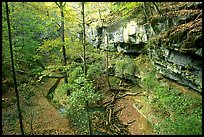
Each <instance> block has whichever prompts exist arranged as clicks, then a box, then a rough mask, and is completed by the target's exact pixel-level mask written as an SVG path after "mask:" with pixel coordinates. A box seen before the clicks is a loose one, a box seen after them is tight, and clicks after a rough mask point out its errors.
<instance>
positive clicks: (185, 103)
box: [143, 71, 202, 135]
mask: <svg viewBox="0 0 204 137" xmlns="http://www.w3.org/2000/svg"><path fill="white" fill-rule="evenodd" d="M143 83H144V84H145V85H146V88H147V89H148V90H151V93H153V94H154V98H155V101H154V102H151V103H150V105H152V106H159V108H158V110H159V111H160V112H162V113H157V118H158V119H159V121H160V122H159V123H158V125H154V128H155V130H156V131H157V132H158V134H170V135H175V134H178V135H200V134H202V102H201V100H200V99H199V98H196V97H192V96H190V95H189V94H187V93H181V92H180V91H179V90H178V89H176V88H175V87H171V88H170V87H169V86H167V85H163V86H162V85H160V83H159V82H158V81H157V80H156V78H155V72H154V71H152V72H149V73H147V74H146V75H145V77H144V79H143ZM147 101H149V100H147ZM164 112H166V113H164Z"/></svg>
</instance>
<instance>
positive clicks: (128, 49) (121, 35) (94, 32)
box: [87, 20, 147, 54]
mask: <svg viewBox="0 0 204 137" xmlns="http://www.w3.org/2000/svg"><path fill="white" fill-rule="evenodd" d="M87 35H88V39H89V42H90V43H91V44H92V45H93V46H94V47H97V48H100V49H104V50H106V49H108V50H109V51H118V52H121V53H132V54H134V53H136V54H137V53H139V54H140V53H142V52H144V50H143V47H144V43H146V42H147V33H146V30H145V27H144V26H142V25H138V24H137V23H136V22H135V21H134V20H131V21H129V22H128V23H127V24H126V25H125V26H124V27H123V26H118V27H115V26H114V25H112V26H109V27H102V28H93V27H89V28H88V34H87ZM107 45H108V46H107ZM107 47H108V48H107Z"/></svg>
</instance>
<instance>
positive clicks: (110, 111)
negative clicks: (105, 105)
mask: <svg viewBox="0 0 204 137" xmlns="http://www.w3.org/2000/svg"><path fill="white" fill-rule="evenodd" d="M111 115H112V109H111V108H110V109H109V117H108V123H109V124H110V123H111Z"/></svg>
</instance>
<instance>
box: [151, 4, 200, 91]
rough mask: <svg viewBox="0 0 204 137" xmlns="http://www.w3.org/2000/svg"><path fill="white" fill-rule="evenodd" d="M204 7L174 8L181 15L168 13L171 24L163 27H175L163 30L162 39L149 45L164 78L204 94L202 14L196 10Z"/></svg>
mask: <svg viewBox="0 0 204 137" xmlns="http://www.w3.org/2000/svg"><path fill="white" fill-rule="evenodd" d="M200 4H202V3H194V2H192V3H186V5H187V7H189V9H185V10H184V9H183V8H184V7H182V5H178V7H179V8H178V7H177V6H175V5H173V6H174V8H173V9H172V11H173V10H175V11H176V13H177V14H176V15H173V14H172V15H171V11H169V12H170V13H169V14H168V12H167V13H166V14H167V15H168V16H167V17H168V20H166V22H164V23H163V24H164V25H163V26H167V23H170V24H171V25H170V26H169V29H167V28H166V27H165V28H163V29H162V28H160V30H161V31H160V32H158V34H157V36H158V37H157V38H156V39H154V40H153V42H150V43H149V44H150V48H149V55H150V57H151V59H152V63H153V65H154V67H155V68H156V69H157V70H158V71H159V72H160V73H161V74H163V75H164V76H166V77H168V78H170V79H173V80H175V81H177V82H178V83H181V84H183V85H186V86H188V87H191V88H192V89H194V90H196V91H199V92H202V10H199V9H195V8H196V7H200V6H199V5H200ZM186 5H185V6H186ZM183 6H184V5H183ZM176 9H179V10H176ZM175 16H176V17H175ZM157 24H158V23H155V25H157ZM165 24H166V25H165ZM156 27H157V26H155V28H156ZM163 30H166V32H165V31H163Z"/></svg>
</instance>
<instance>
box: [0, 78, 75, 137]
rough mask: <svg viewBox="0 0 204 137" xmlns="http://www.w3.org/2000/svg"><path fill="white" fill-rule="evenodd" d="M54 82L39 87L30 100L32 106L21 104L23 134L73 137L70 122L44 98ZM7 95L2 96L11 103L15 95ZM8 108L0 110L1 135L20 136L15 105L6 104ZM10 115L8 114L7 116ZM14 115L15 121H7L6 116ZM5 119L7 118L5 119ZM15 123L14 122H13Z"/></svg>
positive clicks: (50, 81)
mask: <svg viewBox="0 0 204 137" xmlns="http://www.w3.org/2000/svg"><path fill="white" fill-rule="evenodd" d="M55 81H56V80H55V79H51V80H48V81H46V82H44V83H43V84H42V85H40V87H39V89H38V92H35V95H34V96H33V97H32V98H31V104H32V106H27V105H26V103H25V102H21V106H22V111H23V113H22V115H23V125H24V132H25V134H34V135H74V134H75V131H74V130H73V129H72V128H71V127H70V122H69V120H68V119H67V118H65V117H63V116H62V115H61V114H60V113H59V111H58V110H57V109H56V108H55V107H54V106H53V105H52V104H51V103H50V102H48V100H47V99H46V98H45V95H46V94H47V92H48V91H49V89H50V87H51V86H52V85H53V84H54V82H55ZM13 92H14V91H12V93H11V92H10V93H8V94H5V95H3V96H2V98H7V99H8V100H7V101H8V102H10V103H12V102H11V100H12V97H14V96H15V94H13ZM8 105H9V106H8V107H3V108H2V117H4V118H2V119H5V120H4V121H2V125H4V126H3V134H4V135H13V134H20V131H19V124H18V123H19V122H18V119H17V115H14V114H17V112H16V109H15V107H16V105H15V104H13V103H12V104H8ZM9 113H10V114H9ZM12 114H13V115H14V117H16V118H15V120H13V121H11V120H10V121H8V120H7V119H9V118H10V117H7V116H8V115H12ZM6 117H7V118H6ZM14 121H15V122H14ZM31 122H32V124H31Z"/></svg>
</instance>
